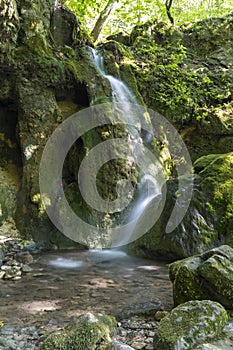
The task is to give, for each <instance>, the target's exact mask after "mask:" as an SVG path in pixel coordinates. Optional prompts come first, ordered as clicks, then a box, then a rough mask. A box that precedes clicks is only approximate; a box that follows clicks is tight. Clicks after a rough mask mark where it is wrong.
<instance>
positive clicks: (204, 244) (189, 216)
mask: <svg viewBox="0 0 233 350" xmlns="http://www.w3.org/2000/svg"><path fill="white" fill-rule="evenodd" d="M232 169H233V153H232V152H230V153H226V154H210V155H208V156H203V157H201V158H199V159H198V160H196V162H195V163H194V170H195V174H194V184H193V194H192V199H191V202H190V205H189V208H188V210H187V213H186V215H185V217H184V218H183V220H182V223H181V224H179V225H178V226H177V227H176V228H175V229H174V230H173V231H172V232H170V233H166V232H165V229H166V225H167V222H168V219H169V217H170V215H171V212H172V210H173V207H174V205H175V203H176V200H177V197H178V196H179V192H178V181H179V179H169V180H168V181H167V196H166V203H165V206H164V209H163V212H162V214H161V216H160V218H159V220H158V221H157V222H156V223H155V225H154V226H153V227H152V229H151V230H150V231H149V232H148V233H146V234H145V235H144V236H143V237H141V238H140V239H138V240H137V241H136V242H133V244H132V245H131V246H129V251H130V252H132V253H134V254H137V255H144V256H147V257H148V256H151V257H160V256H161V257H163V258H165V259H180V258H185V257H189V256H192V255H196V254H200V253H202V252H204V251H206V250H209V249H211V248H213V247H216V246H219V245H221V244H227V245H229V246H232V247H233V234H232V233H233V206H232V203H233V176H232Z"/></svg>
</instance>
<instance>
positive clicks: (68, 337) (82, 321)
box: [40, 313, 116, 350]
mask: <svg viewBox="0 0 233 350" xmlns="http://www.w3.org/2000/svg"><path fill="white" fill-rule="evenodd" d="M115 327H116V320H115V319H114V318H113V317H111V316H107V315H102V314H91V313H86V314H82V315H80V316H77V317H74V318H73V319H72V321H71V322H70V323H69V324H68V325H67V326H66V327H65V328H64V329H63V330H61V331H58V332H55V333H52V334H50V335H49V336H48V337H47V338H46V339H45V340H44V342H43V343H42V345H41V347H40V349H41V350H51V349H53V350H59V349H62V350H70V349H76V350H84V349H88V350H95V349H96V346H97V344H99V343H101V342H103V343H106V344H107V343H110V341H111V338H110V335H111V333H112V332H113V331H114V329H115Z"/></svg>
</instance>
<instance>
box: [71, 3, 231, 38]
mask: <svg viewBox="0 0 233 350" xmlns="http://www.w3.org/2000/svg"><path fill="white" fill-rule="evenodd" d="M169 5H170V15H171V17H172V19H174V24H175V25H178V26H179V25H182V24H183V23H185V22H194V21H199V20H203V19H206V18H213V17H222V16H224V15H226V14H228V13H231V12H232V11H233V3H232V0H189V1H186V0H133V1H132V0H96V1H92V0H67V1H66V2H65V6H67V7H68V8H69V9H71V10H72V11H74V12H75V13H76V15H77V16H78V18H79V20H80V21H81V22H82V23H83V25H84V26H85V28H86V29H87V31H88V32H89V33H90V34H91V33H92V34H93V29H94V28H95V27H96V25H97V26H98V23H97V21H99V22H100V21H101V19H104V20H103V23H102V26H101V28H99V29H100V30H99V33H101V34H100V36H99V33H97V37H95V40H96V39H98V37H99V38H100V39H103V38H104V37H107V36H109V35H112V34H116V33H118V32H123V33H126V34H128V33H129V32H130V31H131V30H132V28H133V27H134V26H135V25H138V24H141V23H144V22H146V21H148V20H154V19H159V20H162V21H167V22H171V18H170V19H169V15H168V11H167V10H168V6H169ZM94 36H95V35H94Z"/></svg>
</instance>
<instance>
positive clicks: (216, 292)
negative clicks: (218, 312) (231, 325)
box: [169, 245, 233, 309]
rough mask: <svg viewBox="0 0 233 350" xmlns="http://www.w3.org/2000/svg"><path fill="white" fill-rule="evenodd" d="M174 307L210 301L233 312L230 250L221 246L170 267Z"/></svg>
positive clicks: (231, 255) (231, 251)
mask: <svg viewBox="0 0 233 350" xmlns="http://www.w3.org/2000/svg"><path fill="white" fill-rule="evenodd" d="M169 274H170V279H171V281H172V283H173V298H174V303H175V305H178V304H182V303H184V302H186V301H188V300H193V299H199V300H200V299H211V300H214V301H217V302H219V303H221V304H222V305H223V306H225V307H226V308H228V309H233V288H232V286H233V249H232V248H231V247H229V246H226V245H224V246H220V247H218V248H215V249H212V250H209V251H207V252H205V253H203V254H200V255H198V256H194V257H191V258H187V259H184V260H181V261H176V262H174V263H172V264H170V266H169Z"/></svg>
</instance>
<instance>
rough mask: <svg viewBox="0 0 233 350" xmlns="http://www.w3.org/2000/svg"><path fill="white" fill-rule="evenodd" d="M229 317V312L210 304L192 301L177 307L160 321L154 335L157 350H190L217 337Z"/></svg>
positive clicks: (206, 301) (208, 301) (218, 305)
mask: <svg viewBox="0 0 233 350" xmlns="http://www.w3.org/2000/svg"><path fill="white" fill-rule="evenodd" d="M227 319H228V316H227V312H226V310H225V309H224V308H223V307H222V306H221V305H220V304H218V303H216V302H212V301H210V300H203V301H199V300H192V301H189V302H187V303H185V304H181V305H179V306H177V307H176V308H175V309H173V310H172V312H171V313H170V314H169V315H168V316H166V317H164V318H163V319H162V320H161V321H160V325H159V327H158V329H157V330H156V332H155V336H154V348H155V349H157V350H164V349H166V350H188V349H193V347H194V346H195V345H197V344H201V343H204V342H205V341H206V340H207V339H212V338H215V337H216V336H218V335H219V334H220V333H221V332H222V330H223V328H224V326H225V324H226V322H227Z"/></svg>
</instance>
